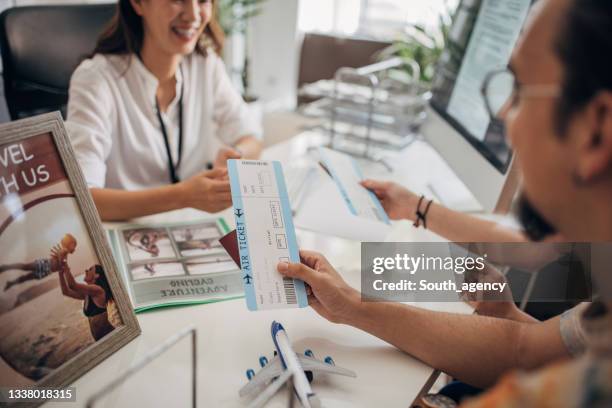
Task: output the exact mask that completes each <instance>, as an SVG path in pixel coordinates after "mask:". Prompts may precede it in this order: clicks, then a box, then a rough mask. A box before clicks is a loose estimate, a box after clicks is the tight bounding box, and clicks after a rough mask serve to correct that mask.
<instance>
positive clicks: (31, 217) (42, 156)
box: [0, 112, 140, 406]
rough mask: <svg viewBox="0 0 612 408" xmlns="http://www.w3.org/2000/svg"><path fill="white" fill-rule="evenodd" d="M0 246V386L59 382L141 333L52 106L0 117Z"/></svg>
mask: <svg viewBox="0 0 612 408" xmlns="http://www.w3.org/2000/svg"><path fill="white" fill-rule="evenodd" d="M71 209H72V210H75V213H74V214H71V213H70V210H71ZM58 240H59V243H57V242H58ZM0 247H5V249H8V250H3V251H0V332H3V333H1V334H0V365H1V367H0V374H1V375H0V378H2V379H3V381H2V382H3V384H0V386H1V387H14V386H15V387H16V386H20V387H22V388H25V387H27V388H30V387H38V388H41V387H44V388H48V387H53V388H64V387H66V386H68V385H69V384H71V383H73V382H74V381H75V380H76V379H78V378H79V377H81V376H82V375H83V374H85V373H86V372H88V371H90V370H91V369H92V368H93V367H95V366H96V365H97V364H99V363H100V362H102V361H103V360H104V359H106V358H107V357H109V356H110V355H112V354H113V353H115V352H116V351H117V350H119V349H120V348H122V347H123V346H124V345H126V344H127V343H129V342H130V341H131V340H132V339H134V338H135V337H137V336H138V335H139V334H140V327H139V325H138V321H137V319H136V316H135V314H134V312H133V309H132V306H131V303H130V300H129V298H128V295H127V292H126V289H125V286H124V284H123V282H122V280H121V278H120V275H119V274H118V270H117V266H116V264H115V261H114V258H113V256H112V252H111V249H110V247H109V244H108V241H107V238H106V234H105V232H104V230H103V228H102V224H101V221H100V217H99V215H98V212H97V210H96V208H95V205H94V203H93V200H92V198H91V195H90V193H89V189H88V188H87V185H86V182H85V179H84V177H83V174H82V172H81V169H80V167H79V165H78V163H77V160H76V158H75V154H74V151H73V149H72V146H71V144H70V141H69V139H68V136H67V133H66V129H65V127H64V124H63V120H62V117H61V115H60V113H59V112H54V113H49V114H44V115H40V116H36V117H32V118H28V119H23V120H18V121H15V122H11V123H8V124H3V125H0ZM46 248H50V249H49V251H50V252H45V251H46ZM52 248H55V251H56V252H52V251H51V249H52ZM58 248H59V249H58ZM58 251H59V252H58ZM71 251H72V252H71ZM49 254H51V255H49ZM57 254H59V255H57ZM19 257H21V258H19ZM23 258H26V259H23ZM33 258H36V259H33ZM11 262H12V263H11ZM20 262H21V263H20ZM28 262H29V263H28ZM100 267H101V268H102V269H99V268H100ZM20 268H21V269H20ZM82 271H85V272H82ZM79 273H80V274H81V275H78V276H76V278H74V276H73V278H70V277H69V276H68V275H69V274H70V275H73V274H75V275H76V274H79ZM104 277H105V279H104ZM105 280H106V283H105V282H104V281H105ZM79 285H80V286H79ZM81 305H82V309H81ZM96 313H97V314H96ZM105 314H106V316H105ZM90 315H92V316H90ZM104 317H106V321H104ZM62 319H64V320H62ZM23 326H25V328H24V327H23ZM30 326H31V327H30ZM87 326H89V327H87ZM58 328H61V330H60V329H58ZM87 331H89V333H87ZM24 336H25V338H24ZM62 336H64V337H62ZM68 336H70V337H69V338H68ZM88 336H89V337H88ZM23 343H25V345H24V344H23ZM66 343H69V344H66ZM45 347H46V348H45ZM29 352H32V353H34V354H36V355H34V356H29V355H28V353H29ZM39 363H40V364H39ZM36 364H39V365H38V366H37V365H36ZM11 370H12V374H14V377H11ZM11 379H13V380H15V381H7V380H11ZM6 382H8V384H7V383H6ZM38 404H40V403H32V404H31V405H32V406H35V405H38Z"/></svg>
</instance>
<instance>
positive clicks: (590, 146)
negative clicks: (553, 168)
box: [577, 91, 612, 184]
mask: <svg viewBox="0 0 612 408" xmlns="http://www.w3.org/2000/svg"><path fill="white" fill-rule="evenodd" d="M585 114H586V115H585V118H586V120H587V121H588V124H587V125H588V129H589V131H588V133H587V135H586V136H587V137H586V138H585V139H583V140H582V141H581V143H580V148H579V151H578V155H579V157H578V158H577V159H578V160H577V163H578V169H577V170H578V176H579V177H580V179H581V180H582V181H583V182H585V183H587V184H588V183H589V182H592V181H594V180H597V179H599V178H600V177H603V176H605V175H606V174H607V173H610V170H611V169H612V92H610V91H602V92H600V93H599V94H598V95H597V96H596V97H595V98H593V100H592V101H591V102H590V103H589V105H588V106H587V107H586V110H585Z"/></svg>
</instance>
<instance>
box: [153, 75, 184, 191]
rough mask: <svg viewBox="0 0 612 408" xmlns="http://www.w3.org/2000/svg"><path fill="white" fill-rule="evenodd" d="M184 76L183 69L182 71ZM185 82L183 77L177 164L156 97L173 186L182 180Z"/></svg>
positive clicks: (158, 116)
mask: <svg viewBox="0 0 612 408" xmlns="http://www.w3.org/2000/svg"><path fill="white" fill-rule="evenodd" d="M181 76H182V69H181ZM184 81H185V78H184V77H183V79H182V81H181V96H180V98H179V102H178V103H179V135H178V158H177V160H176V164H174V162H173V161H172V152H171V149H170V140H169V139H168V132H167V131H166V125H165V124H164V120H163V119H162V115H161V109H160V108H159V101H158V100H157V97H155V107H156V109H157V120H159V126H160V128H161V131H162V135H163V136H164V144H165V145H166V154H167V156H168V172H169V174H170V181H171V182H172V184H176V183H178V182H179V181H181V180H180V178H179V176H178V169H179V167H180V165H181V158H182V156H183V90H184Z"/></svg>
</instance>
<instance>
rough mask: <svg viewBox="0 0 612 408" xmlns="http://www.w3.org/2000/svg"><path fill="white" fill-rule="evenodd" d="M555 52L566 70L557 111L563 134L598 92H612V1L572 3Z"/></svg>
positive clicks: (577, 1) (594, 0) (588, 0)
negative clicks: (574, 116) (574, 115)
mask: <svg viewBox="0 0 612 408" xmlns="http://www.w3.org/2000/svg"><path fill="white" fill-rule="evenodd" d="M561 27H562V28H561V31H560V33H559V34H558V37H557V41H556V51H557V54H558V55H559V58H560V59H561V63H562V64H563V67H564V70H565V76H564V80H563V84H562V95H561V98H559V103H558V107H557V125H558V130H559V133H560V134H564V133H565V131H566V130H567V126H568V124H569V121H570V120H571V118H572V115H573V114H575V113H576V112H578V111H580V110H581V109H582V108H584V107H585V106H586V105H587V104H588V103H589V102H590V101H591V100H592V99H593V98H594V97H595V96H596V95H597V94H598V93H599V92H601V91H604V90H606V91H612V35H610V32H611V31H610V28H611V27H612V1H610V0H572V4H571V5H570V8H569V11H568V13H567V15H566V21H565V22H564V24H562V25H561Z"/></svg>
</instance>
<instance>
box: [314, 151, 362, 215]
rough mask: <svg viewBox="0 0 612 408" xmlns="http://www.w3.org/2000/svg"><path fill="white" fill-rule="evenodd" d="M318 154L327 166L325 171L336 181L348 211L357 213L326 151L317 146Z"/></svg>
mask: <svg viewBox="0 0 612 408" xmlns="http://www.w3.org/2000/svg"><path fill="white" fill-rule="evenodd" d="M319 155H320V156H321V159H322V160H323V162H324V163H325V167H326V168H327V171H329V173H330V174H331V176H332V179H334V182H335V183H336V186H337V187H338V190H340V194H342V199H343V200H344V202H345V203H346V205H347V206H348V208H349V211H350V212H351V214H353V215H358V214H357V209H356V208H355V206H354V205H353V202H352V201H351V199H350V198H349V196H348V193H347V192H346V189H345V188H344V184H342V183H341V182H340V177H338V173H336V170H334V166H332V163H331V160H329V157H327V153H325V150H323V149H322V148H319Z"/></svg>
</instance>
